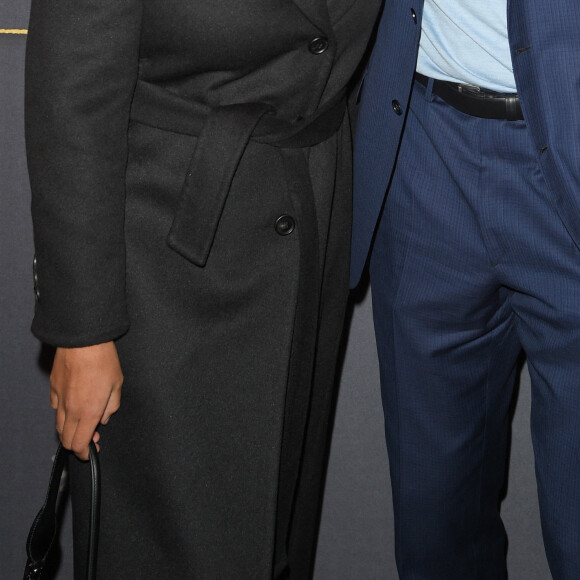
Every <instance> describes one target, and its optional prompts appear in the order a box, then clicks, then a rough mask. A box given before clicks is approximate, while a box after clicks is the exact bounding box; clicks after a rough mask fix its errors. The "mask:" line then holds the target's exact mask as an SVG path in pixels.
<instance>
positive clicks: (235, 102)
mask: <svg viewBox="0 0 580 580" xmlns="http://www.w3.org/2000/svg"><path fill="white" fill-rule="evenodd" d="M379 5H380V0H248V1H246V2H243V3H240V2H236V1H234V0H211V1H210V0H203V1H201V2H195V3H193V2H186V1H185V0H123V1H119V0H98V1H96V0H33V1H32V10H31V20H30V27H29V39H28V49H27V66H26V131H27V149H28V161H29V172H30V181H31V187H32V194H33V199H32V214H33V221H34V237H35V249H36V258H35V284H36V296H37V302H36V312H35V317H34V321H33V327H32V329H33V332H34V333H35V334H36V336H37V337H38V338H39V339H41V340H43V341H45V342H47V343H50V344H53V345H58V346H69V347H74V346H83V345H90V344H96V343H99V342H104V341H107V340H116V341H117V348H118V351H119V355H120V359H121V364H122V368H123V372H124V375H125V384H124V387H123V400H122V408H121V410H120V411H119V412H118V413H117V414H116V415H115V416H114V417H113V419H112V420H111V422H110V424H109V425H108V426H107V427H106V428H103V429H102V431H101V435H102V451H101V463H102V469H103V498H102V521H101V541H100V550H99V574H100V577H101V578H106V579H107V580H115V579H116V578H128V577H143V578H145V577H154V575H155V576H157V577H159V578H206V579H214V578H220V579H221V578H264V579H266V578H283V577H286V578H287V577H290V578H295V579H300V580H301V579H304V578H308V577H309V576H310V575H311V572H312V566H313V554H314V552H313V547H314V544H315V539H316V531H317V526H318V519H319V514H320V497H321V492H322V487H323V481H324V477H323V474H324V464H325V460H326V453H327V448H328V440H329V432H330V423H331V421H330V419H331V411H332V402H333V398H334V390H333V374H334V366H335V361H336V356H337V350H338V338H339V335H340V330H341V326H342V320H343V315H344V308H345V302H346V294H347V270H348V246H349V238H350V204H351V200H350V180H351V178H350V131H349V123H348V114H347V112H346V108H345V96H346V93H347V91H348V90H349V88H350V86H351V81H352V78H353V76H354V75H355V72H356V70H357V68H358V67H359V64H360V62H361V60H362V58H363V55H364V52H365V50H366V47H367V44H368V41H369V37H370V34H371V30H372V27H373V24H374V21H375V18H376V16H377V13H378V10H379ZM83 469H84V467H83V465H81V464H80V463H74V465H72V466H71V479H72V482H71V486H72V496H73V514H74V528H75V530H74V531H75V569H76V572H77V574H79V575H80V574H81V573H82V568H83V538H84V533H85V523H86V515H85V511H84V507H86V506H84V505H83V498H84V494H85V489H84V486H83V483H82V479H81V477H80V476H81V475H82V471H83Z"/></svg>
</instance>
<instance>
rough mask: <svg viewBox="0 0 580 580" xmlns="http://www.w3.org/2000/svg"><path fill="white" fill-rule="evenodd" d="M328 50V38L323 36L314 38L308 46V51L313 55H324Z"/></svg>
mask: <svg viewBox="0 0 580 580" xmlns="http://www.w3.org/2000/svg"><path fill="white" fill-rule="evenodd" d="M327 48H328V38H324V37H323V36H317V37H316V38H313V39H312V40H311V41H310V42H309V44H308V50H309V51H310V52H311V53H312V54H322V53H323V52H326V49H327Z"/></svg>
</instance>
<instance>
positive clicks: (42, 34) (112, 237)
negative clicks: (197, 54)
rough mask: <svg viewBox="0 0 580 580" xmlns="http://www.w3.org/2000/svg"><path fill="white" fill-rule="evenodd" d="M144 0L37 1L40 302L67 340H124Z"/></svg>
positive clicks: (30, 113) (35, 175)
mask: <svg viewBox="0 0 580 580" xmlns="http://www.w3.org/2000/svg"><path fill="white" fill-rule="evenodd" d="M140 22H141V0H32V7H31V17H30V26H29V37H28V45H27V55H26V81H25V86H26V97H25V119H26V140H27V156H28V167H29V174H30V183H31V189H32V217H33V227H34V242H35V252H36V258H35V281H36V284H37V292H36V296H37V301H36V311H35V316H34V321H33V324H32V331H33V333H34V334H35V335H36V336H37V337H38V338H39V339H41V340H43V341H44V342H47V343H49V344H53V345H58V346H86V345H90V344H97V343H100V342H105V341H108V340H112V339H115V338H118V337H119V336H121V335H122V334H124V333H125V332H126V331H127V329H128V327H129V319H128V315H127V311H126V304H125V242H124V234H123V226H124V207H125V168H126V164H127V129H128V123H129V109H130V103H131V98H132V94H133V90H134V86H135V83H136V78H137V68H138V57H139V54H138V53H139V34H140Z"/></svg>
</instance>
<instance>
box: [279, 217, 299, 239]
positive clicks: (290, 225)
mask: <svg viewBox="0 0 580 580" xmlns="http://www.w3.org/2000/svg"><path fill="white" fill-rule="evenodd" d="M295 227H296V222H295V221H294V218H293V217H292V216H289V215H281V216H280V217H279V218H278V219H277V220H276V233H277V234H279V235H281V236H288V235H290V234H291V233H292V232H293V231H294V228H295Z"/></svg>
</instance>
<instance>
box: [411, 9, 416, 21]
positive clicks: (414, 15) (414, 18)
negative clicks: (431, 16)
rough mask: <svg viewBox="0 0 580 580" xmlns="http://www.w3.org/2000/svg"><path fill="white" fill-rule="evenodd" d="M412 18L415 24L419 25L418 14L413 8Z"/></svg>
mask: <svg viewBox="0 0 580 580" xmlns="http://www.w3.org/2000/svg"><path fill="white" fill-rule="evenodd" d="M411 18H412V19H413V22H414V23H415V24H417V13H416V12H415V10H413V8H411Z"/></svg>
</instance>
